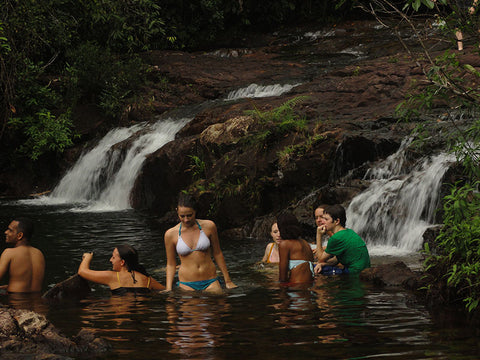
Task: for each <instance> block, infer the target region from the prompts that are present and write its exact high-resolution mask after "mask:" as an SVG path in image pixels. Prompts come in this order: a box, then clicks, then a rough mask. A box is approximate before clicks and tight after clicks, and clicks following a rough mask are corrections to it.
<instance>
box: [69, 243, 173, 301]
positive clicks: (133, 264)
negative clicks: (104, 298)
mask: <svg viewBox="0 0 480 360" xmlns="http://www.w3.org/2000/svg"><path fill="white" fill-rule="evenodd" d="M92 258H93V253H84V254H83V256H82V262H81V263H80V266H79V268H78V275H80V276H81V277H82V278H84V279H86V280H88V281H92V282H94V283H97V284H103V285H108V286H109V287H110V290H111V291H112V294H116V295H123V294H125V293H149V292H151V290H164V289H165V286H163V285H162V284H160V283H159V282H158V281H156V280H155V279H153V278H152V277H151V276H150V275H148V273H147V271H146V270H145V268H144V267H143V266H142V265H140V264H139V262H138V253H137V251H136V250H135V249H134V248H133V247H131V246H130V245H119V246H117V247H116V248H115V249H113V252H112V257H111V258H110V263H111V264H112V270H106V271H96V270H91V269H90V262H91V261H92Z"/></svg>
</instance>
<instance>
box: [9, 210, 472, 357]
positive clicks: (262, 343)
mask: <svg viewBox="0 0 480 360" xmlns="http://www.w3.org/2000/svg"><path fill="white" fill-rule="evenodd" d="M63 210H64V209H62V207H55V206H49V207H45V206H36V207H33V206H28V205H25V204H16V203H3V204H2V206H0V220H1V223H2V224H3V226H4V227H6V226H7V225H8V223H9V221H10V220H11V217H12V216H16V215H19V214H21V215H26V216H30V217H32V218H33V219H35V221H36V225H37V234H36V236H35V238H34V242H35V244H36V245H37V246H38V247H39V248H41V249H42V250H43V251H44V252H45V256H46V259H47V271H46V287H48V286H52V285H53V284H55V283H57V282H59V281H62V280H64V279H66V278H67V277H69V276H70V275H72V274H73V273H75V272H76V271H77V268H78V265H79V263H80V260H81V256H82V254H83V252H85V251H94V258H93V261H92V268H94V269H97V270H104V269H108V268H109V267H110V264H109V262H108V260H109V258H110V254H111V251H112V249H113V248H114V247H115V246H116V245H118V244H119V243H129V244H132V245H133V246H135V247H136V248H137V249H138V251H139V255H140V260H141V262H142V263H143V264H144V265H145V267H146V268H147V270H148V271H149V272H150V273H152V274H154V276H155V277H156V278H157V279H158V280H159V281H160V282H162V283H164V282H165V271H164V270H163V269H164V267H165V250H164V245H163V231H164V229H162V224H159V223H158V222H157V221H156V220H155V219H154V218H151V217H146V216H144V215H142V214H140V213H137V212H135V211H122V212H115V213H96V214H89V213H75V214H74V213H71V212H65V211H63ZM221 243H222V249H223V251H224V255H225V259H226V262H227V264H228V268H229V271H230V273H231V277H232V279H233V280H234V281H235V283H236V284H237V285H239V288H238V289H233V290H230V291H228V292H226V293H225V294H224V295H221V296H214V295H208V294H201V293H190V292H188V293H185V292H181V291H176V292H173V293H170V294H165V293H158V294H154V295H152V296H142V295H137V296H135V295H134V294H128V296H125V297H119V296H111V295H110V291H109V290H108V289H107V288H106V287H104V286H98V285H93V286H92V288H93V290H94V291H93V292H92V294H91V296H89V297H88V298H87V299H84V300H81V301H76V302H74V301H71V302H67V301H65V302H62V303H60V304H54V305H49V304H46V303H44V302H43V301H41V300H40V299H38V298H36V299H28V298H25V297H16V296H6V295H4V296H2V297H0V298H1V302H2V303H4V304H10V305H12V306H15V307H17V308H28V309H32V310H35V311H38V312H40V313H42V314H45V315H46V316H47V318H48V319H49V320H50V321H51V322H52V323H54V324H55V325H56V326H57V327H58V328H59V329H61V330H62V331H63V332H64V333H65V334H66V335H69V336H73V335H75V334H76V333H78V331H79V330H80V329H81V328H89V329H93V330H95V331H96V332H97V335H99V336H101V337H103V338H105V339H107V340H108V341H109V342H110V344H111V345H112V348H113V350H112V352H111V353H109V354H108V355H105V356H103V357H102V359H132V358H135V359H166V360H169V359H172V360H173V359H175V360H176V359H227V358H228V359H242V360H243V359H272V358H275V359H277V358H279V359H288V358H291V359H312V358H313V359H352V358H356V359H369V358H375V359H385V358H392V359H452V358H462V359H478V358H479V351H478V344H479V340H480V338H479V337H478V336H476V335H475V334H474V333H473V332H472V331H471V329H468V328H467V327H466V326H465V324H462V323H461V322H457V323H453V324H452V323H451V322H448V321H445V322H439V321H437V317H435V318H433V319H432V317H431V315H430V314H429V313H428V312H426V311H425V309H424V308H423V307H422V306H420V305H411V304H410V303H408V304H407V297H408V294H407V293H406V292H404V291H402V290H399V289H376V288H373V287H371V286H370V285H368V284H364V283H362V282H361V281H359V279H358V278H355V277H337V278H335V277H321V278H320V279H318V281H316V282H315V283H314V284H313V285H312V286H309V287H304V288H302V287H299V288H286V287H282V286H279V284H278V283H277V279H278V269H277V267H276V266H264V267H259V266H258V265H257V264H256V262H257V261H258V260H260V258H261V257H262V255H263V252H264V249H265V245H266V243H264V242H262V241H258V240H255V239H245V240H244V241H242V242H232V241H229V240H228V239H221ZM372 261H373V262H374V263H375V261H376V259H375V258H373V259H372Z"/></svg>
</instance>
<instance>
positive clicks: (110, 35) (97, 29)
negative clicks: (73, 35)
mask: <svg viewBox="0 0 480 360" xmlns="http://www.w3.org/2000/svg"><path fill="white" fill-rule="evenodd" d="M82 5H83V6H84V7H85V11H86V13H87V14H91V22H89V23H88V26H89V28H88V29H87V28H85V29H84V31H85V32H86V33H87V34H89V35H90V36H91V37H90V40H93V41H96V42H97V43H99V44H101V45H103V46H105V47H106V48H108V49H111V50H112V51H114V52H129V53H133V52H137V51H145V50H151V49H158V48H161V47H162V46H163V45H165V43H166V41H174V40H175V39H174V38H171V39H170V40H168V39H167V38H166V35H165V34H166V32H167V29H166V25H165V22H164V20H163V17H162V7H161V6H160V5H159V3H158V2H157V1H154V0H124V1H114V0H93V1H83V2H82Z"/></svg>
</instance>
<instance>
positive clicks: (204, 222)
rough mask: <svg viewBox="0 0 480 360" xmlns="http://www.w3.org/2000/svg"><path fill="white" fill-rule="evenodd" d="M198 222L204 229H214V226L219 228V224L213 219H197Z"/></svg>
mask: <svg viewBox="0 0 480 360" xmlns="http://www.w3.org/2000/svg"><path fill="white" fill-rule="evenodd" d="M197 222H198V223H199V224H200V226H201V227H202V229H203V230H204V229H213V228H215V229H216V228H217V225H215V223H214V222H213V221H212V220H208V219H197Z"/></svg>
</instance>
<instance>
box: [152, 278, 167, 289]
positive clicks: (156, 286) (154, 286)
mask: <svg viewBox="0 0 480 360" xmlns="http://www.w3.org/2000/svg"><path fill="white" fill-rule="evenodd" d="M149 289H153V290H165V286H163V285H162V284H160V283H159V282H158V281H157V280H155V279H154V278H152V277H151V276H150V287H149Z"/></svg>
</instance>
